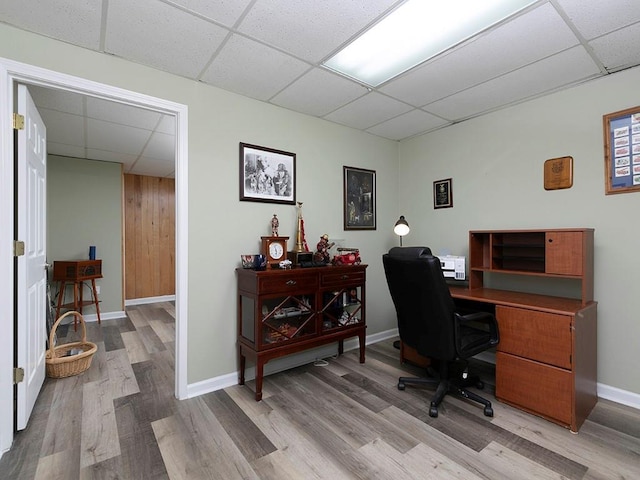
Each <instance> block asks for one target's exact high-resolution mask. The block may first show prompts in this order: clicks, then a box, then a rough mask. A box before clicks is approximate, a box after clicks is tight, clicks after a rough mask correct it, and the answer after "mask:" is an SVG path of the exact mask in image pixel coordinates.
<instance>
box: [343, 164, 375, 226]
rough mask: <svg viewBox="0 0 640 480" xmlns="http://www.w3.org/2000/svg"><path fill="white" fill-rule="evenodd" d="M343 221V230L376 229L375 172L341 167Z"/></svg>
mask: <svg viewBox="0 0 640 480" xmlns="http://www.w3.org/2000/svg"><path fill="white" fill-rule="evenodd" d="M342 172H343V187H344V201H343V219H344V229H345V230H375V229H376V172H375V170H367V169H364V168H356V167H347V166H343V167H342Z"/></svg>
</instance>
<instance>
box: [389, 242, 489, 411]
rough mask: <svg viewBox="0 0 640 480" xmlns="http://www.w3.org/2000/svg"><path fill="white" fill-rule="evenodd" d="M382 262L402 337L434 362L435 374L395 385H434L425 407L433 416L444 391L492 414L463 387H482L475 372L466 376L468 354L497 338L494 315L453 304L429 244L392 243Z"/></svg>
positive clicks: (477, 350)
mask: <svg viewBox="0 0 640 480" xmlns="http://www.w3.org/2000/svg"><path fill="white" fill-rule="evenodd" d="M382 262H383V265H384V271H385V275H386V278H387V284H388V286H389V292H390V293H391V298H392V300H393V303H394V305H395V308H396V313H397V317H398V330H399V332H400V339H401V340H402V342H403V343H405V344H406V345H409V346H411V347H413V348H415V349H416V350H417V351H418V353H419V354H420V355H424V356H425V357H429V358H430V359H431V360H432V363H433V364H435V365H436V366H437V376H435V377H429V378H410V377H400V378H399V379H398V389H399V390H404V389H405V386H406V385H407V384H426V385H437V389H436V393H435V395H434V397H433V399H432V400H431V405H430V408H429V416H431V417H437V416H438V405H440V403H441V402H442V399H443V398H444V396H445V395H446V394H447V393H453V394H457V395H460V396H462V397H464V398H468V399H470V400H473V401H475V402H478V403H480V404H482V405H484V414H485V415H486V416H488V417H492V416H493V409H492V408H491V402H490V401H488V400H486V399H485V398H482V397H481V396H479V395H477V394H475V393H473V392H470V391H468V390H467V389H466V387H468V386H470V385H475V386H476V387H478V388H483V387H484V385H483V384H482V382H481V381H480V380H479V379H478V378H477V377H468V375H467V359H469V358H470V357H472V356H474V355H476V354H478V353H480V352H482V351H485V350H487V349H489V348H492V347H494V346H496V345H497V344H498V342H499V334H498V324H497V322H496V320H495V317H494V316H493V315H492V314H491V313H488V312H471V313H462V312H460V311H457V310H456V307H455V305H454V302H453V298H451V294H450V292H449V287H448V285H447V283H446V281H445V279H444V276H443V274H442V269H441V266H440V259H438V257H434V256H433V255H431V250H430V249H429V248H427V247H394V248H392V249H391V250H389V253H386V254H384V255H383V256H382ZM460 361H462V362H463V366H464V370H463V371H462V372H461V373H460V375H454V374H452V371H453V370H454V367H455V366H456V363H460Z"/></svg>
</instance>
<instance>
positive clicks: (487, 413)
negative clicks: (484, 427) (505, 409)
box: [484, 407, 493, 417]
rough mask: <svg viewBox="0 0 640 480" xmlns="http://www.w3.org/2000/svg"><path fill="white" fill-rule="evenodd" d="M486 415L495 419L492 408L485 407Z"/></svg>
mask: <svg viewBox="0 0 640 480" xmlns="http://www.w3.org/2000/svg"><path fill="white" fill-rule="evenodd" d="M484 414H485V416H487V417H493V408H491V407H484Z"/></svg>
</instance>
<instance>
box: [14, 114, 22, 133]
mask: <svg viewBox="0 0 640 480" xmlns="http://www.w3.org/2000/svg"><path fill="white" fill-rule="evenodd" d="M13 129H14V130H24V115H20V114H19V113H14V114H13Z"/></svg>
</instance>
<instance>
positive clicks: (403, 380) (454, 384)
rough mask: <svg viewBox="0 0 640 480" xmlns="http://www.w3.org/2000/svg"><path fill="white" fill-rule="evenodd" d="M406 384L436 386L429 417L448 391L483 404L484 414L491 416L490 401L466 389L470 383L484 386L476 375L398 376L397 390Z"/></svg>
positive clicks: (435, 411) (434, 413)
mask: <svg viewBox="0 0 640 480" xmlns="http://www.w3.org/2000/svg"><path fill="white" fill-rule="evenodd" d="M407 384H414V385H435V386H437V389H436V393H435V395H434V396H433V398H432V399H431V404H430V406H429V416H430V417H434V418H435V417H437V416H438V406H439V405H440V403H441V402H442V400H443V399H444V397H445V395H447V394H449V393H451V394H453V395H458V396H459V397H463V398H468V399H469V400H473V401H474V402H477V403H480V404H482V405H484V414H485V416H487V417H493V408H492V407H491V402H490V401H489V400H487V399H486V398H483V397H481V396H480V395H478V394H476V393H474V392H471V391H469V390H467V388H466V387H469V386H472V385H473V386H475V387H476V388H480V389H482V388H484V383H482V381H481V380H480V379H479V378H478V377H476V376H473V377H466V378H464V377H463V378H460V379H458V378H456V379H449V378H426V377H400V378H399V379H398V390H404V389H405V386H406V385H407Z"/></svg>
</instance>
